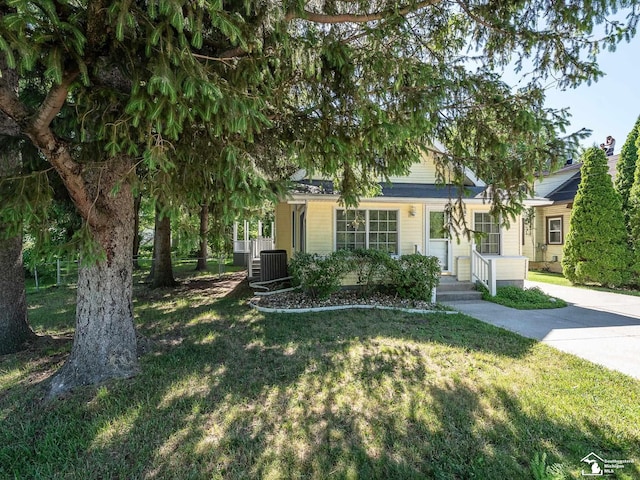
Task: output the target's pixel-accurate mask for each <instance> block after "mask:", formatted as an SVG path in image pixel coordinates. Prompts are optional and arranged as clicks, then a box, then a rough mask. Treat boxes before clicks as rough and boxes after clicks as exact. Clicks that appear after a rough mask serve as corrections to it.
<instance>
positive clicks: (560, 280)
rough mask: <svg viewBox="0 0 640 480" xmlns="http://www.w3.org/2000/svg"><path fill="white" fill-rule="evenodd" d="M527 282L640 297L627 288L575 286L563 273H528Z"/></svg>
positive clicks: (637, 293)
mask: <svg viewBox="0 0 640 480" xmlns="http://www.w3.org/2000/svg"><path fill="white" fill-rule="evenodd" d="M527 280H531V281H532V282H543V283H550V284H552V285H561V286H563V287H578V288H588V289H590V290H596V291H599V292H611V293H621V294H623V295H631V296H634V297H640V290H629V289H625V288H606V287H598V286H595V285H574V284H573V283H571V282H570V281H569V280H567V279H566V278H565V277H564V276H563V275H562V274H561V273H552V272H536V271H529V272H528V273H527Z"/></svg>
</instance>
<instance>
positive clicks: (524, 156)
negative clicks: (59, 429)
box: [0, 0, 640, 395]
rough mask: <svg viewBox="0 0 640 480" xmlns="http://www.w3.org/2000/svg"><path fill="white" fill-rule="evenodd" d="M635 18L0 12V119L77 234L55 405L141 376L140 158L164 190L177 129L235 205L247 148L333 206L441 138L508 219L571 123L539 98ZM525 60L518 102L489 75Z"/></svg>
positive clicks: (619, 4) (534, 11)
mask: <svg viewBox="0 0 640 480" xmlns="http://www.w3.org/2000/svg"><path fill="white" fill-rule="evenodd" d="M633 5H634V1H633V0H632V1H631V2H629V1H627V0H619V1H618V0H610V1H605V2H592V3H589V4H584V5H581V8H580V9H579V10H580V11H579V15H578V14H577V13H576V9H575V6H574V5H573V4H566V3H563V2H549V1H548V0H534V1H531V2H520V3H518V4H513V3H508V2H507V3H502V4H500V3H495V2H494V3H478V2H471V1H469V0H462V1H460V2H456V3H446V2H444V3H443V2H432V1H413V0H408V1H406V2H398V1H397V0H393V1H392V0H380V1H376V2H370V1H365V0H355V1H348V2H311V1H295V2H293V1H284V2H275V1H264V0H260V1H253V0H247V1H244V2H220V1H215V2H214V1H209V0H203V1H200V2H186V1H184V0H162V1H160V2H155V1H149V2H141V1H129V0H114V1H107V0H79V1H75V2H62V1H57V0H32V1H27V0H15V1H12V2H3V3H1V4H0V51H2V54H3V55H5V57H6V59H7V64H8V67H9V69H12V70H14V71H16V72H19V74H20V76H21V82H20V85H21V86H23V87H24V88H26V87H27V86H30V85H37V86H38V87H39V88H41V89H43V90H45V95H44V97H43V98H42V99H41V101H39V102H38V103H37V104H34V103H28V102H25V101H24V97H23V96H22V95H20V94H16V92H14V91H12V90H11V89H10V88H8V86H7V83H6V81H5V75H4V72H3V75H2V76H0V110H1V111H2V112H4V113H5V114H6V115H7V116H8V117H10V118H11V119H12V120H13V122H14V123H15V124H16V125H18V126H19V128H20V130H21V133H22V134H24V135H26V136H28V137H29V138H30V139H31V141H32V142H33V143H34V145H36V146H37V147H38V148H39V149H40V151H41V152H42V154H43V155H44V156H45V157H46V158H47V160H48V161H49V163H50V167H51V168H53V169H54V170H55V171H56V172H57V173H58V174H59V176H60V178H61V179H62V181H63V182H64V184H65V187H66V189H67V190H68V192H69V196H70V197H71V198H72V200H73V202H74V204H75V206H76V208H77V209H78V212H79V213H80V215H81V216H82V218H83V221H84V227H83V232H82V233H83V235H84V237H83V238H84V239H85V240H86V242H85V246H86V247H87V248H85V249H84V251H83V255H84V262H83V263H82V266H81V268H80V273H79V279H78V290H77V308H76V333H75V338H74V345H73V348H72V352H71V355H70V357H69V359H68V360H67V362H66V364H65V366H64V367H63V368H62V370H61V371H60V372H58V374H57V375H56V377H55V378H54V379H53V381H52V389H51V393H52V394H53V395H55V394H60V393H62V392H64V391H66V390H68V389H70V388H73V387H74V386H77V385H81V384H91V383H96V382H99V381H102V380H104V379H107V378H114V377H126V376H130V375H133V374H135V372H136V371H137V368H138V362H137V355H136V340H135V331H134V323H133V311H132V308H133V306H132V302H131V285H132V282H131V275H132V269H131V264H132V252H133V237H134V234H133V231H134V228H133V224H134V202H133V191H134V187H135V186H136V185H135V183H136V181H137V179H136V178H135V172H136V168H135V165H136V162H138V160H139V159H142V160H141V161H142V162H143V163H144V165H145V167H146V168H148V169H149V171H154V170H157V169H161V170H162V171H165V172H167V174H168V180H167V181H168V182H169V183H171V184H172V185H169V187H168V188H172V187H173V186H175V185H174V182H175V179H176V177H177V176H178V175H177V173H178V172H179V171H178V170H177V169H176V168H175V165H176V162H174V160H173V159H172V156H173V153H172V152H173V151H174V148H175V147H176V146H177V145H179V144H180V143H181V142H182V140H181V139H182V134H183V132H184V130H185V128H188V127H190V126H193V125H198V126H199V125H205V126H207V127H208V129H209V132H208V136H209V138H210V139H211V140H212V141H214V143H215V145H216V147H218V146H219V147H220V148H219V149H218V148H216V149H215V151H216V154H215V155H212V156H204V155H201V156H200V157H199V160H200V161H201V162H202V167H203V170H213V171H216V172H219V177H218V179H222V184H223V185H224V188H225V189H226V191H225V192H214V198H213V201H214V202H215V201H216V198H215V196H222V197H225V196H226V195H227V194H229V193H230V192H235V193H236V194H237V196H236V197H235V198H236V199H237V200H238V207H239V208H241V207H242V204H243V203H244V202H246V203H249V202H250V201H255V200H256V197H258V196H259V195H260V194H262V193H264V192H265V191H266V190H267V189H262V190H258V192H256V191H255V190H254V189H252V188H251V185H252V183H254V182H256V181H258V180H256V179H255V178H248V177H247V175H246V169H240V170H239V171H238V170H236V169H235V168H230V167H233V166H234V165H235V164H236V163H243V164H244V162H247V163H249V164H251V165H252V167H251V168H252V169H254V168H255V166H254V164H257V163H260V162H264V163H265V164H267V165H266V166H265V165H258V166H259V167H260V169H261V170H262V171H269V168H267V167H268V163H269V156H267V155H264V156H259V158H254V157H253V152H255V148H254V147H253V145H254V144H255V143H257V139H259V138H261V137H262V136H265V137H266V138H269V139H270V141H269V142H268V143H267V144H266V145H265V148H267V149H272V150H273V151H275V152H278V153H277V155H275V156H274V157H272V158H278V159H280V158H284V159H286V160H287V161H288V162H290V163H292V164H293V165H295V166H296V167H298V168H306V169H307V170H309V171H311V170H316V171H319V172H321V173H324V174H326V175H329V176H331V177H334V178H335V180H336V181H337V184H338V186H339V190H340V192H341V195H342V197H343V199H344V201H345V202H346V203H348V204H354V203H356V202H357V201H358V199H359V196H360V195H361V193H362V192H363V191H367V190H368V189H369V188H370V187H371V185H373V184H375V183H377V182H378V181H379V180H380V177H383V178H387V177H388V176H390V175H397V174H402V173H405V172H406V171H407V169H408V168H409V166H410V165H411V163H413V162H415V161H417V160H418V159H419V156H420V151H421V149H422V148H424V147H425V145H427V146H428V145H430V144H433V143H434V141H435V140H436V139H437V140H439V141H441V142H442V143H443V144H444V146H445V147H446V149H447V154H446V155H440V156H439V162H440V164H441V165H442V166H443V167H445V166H451V167H453V170H454V171H455V172H458V173H459V175H458V178H457V181H458V182H459V183H460V187H461V189H462V188H463V182H464V169H465V167H469V168H471V169H472V170H473V171H475V173H476V174H477V175H478V176H479V177H481V178H485V179H491V180H492V188H494V189H495V191H496V192H500V194H497V195H494V196H493V199H494V205H493V210H494V212H495V213H496V214H500V213H507V214H508V213H513V212H515V211H518V209H519V208H520V206H521V202H522V200H523V198H525V197H526V196H527V194H528V193H530V192H531V184H532V182H533V175H534V172H536V171H540V170H542V169H543V167H544V165H546V164H547V162H549V161H550V162H551V163H552V164H556V163H557V162H558V159H561V158H565V157H566V156H567V155H568V151H567V150H568V148H570V147H571V143H572V141H573V145H575V144H576V143H577V140H578V137H576V136H572V137H570V138H569V139H567V138H566V137H563V136H562V135H563V132H564V129H565V128H566V126H567V125H568V121H567V114H566V112H564V111H554V110H549V109H546V108H545V107H544V89H543V87H542V85H544V83H545V80H546V79H548V78H550V77H553V78H554V79H558V83H559V85H560V86H561V87H570V86H575V85H578V84H580V83H581V82H584V81H591V80H594V79H597V78H598V77H599V76H600V75H601V74H602V72H601V71H600V70H599V69H598V68H597V64H596V62H595V61H596V58H595V53H596V52H598V51H600V50H602V49H603V48H614V47H615V44H616V43H617V42H618V41H620V40H621V39H623V38H626V39H627V40H628V39H629V38H630V36H631V32H633V31H634V30H635V29H634V27H635V24H636V22H637V19H638V16H639V15H640V13H638V12H637V9H635V10H633V9H632V11H631V13H630V15H629V16H628V22H629V25H628V28H625V27H624V26H623V25H621V24H620V23H619V22H613V21H607V17H608V16H609V15H612V14H615V13H618V12H619V10H620V9H624V8H627V7H633ZM541 13H544V19H545V20H544V22H542V23H541V22H540V20H539V18H540V15H541ZM598 23H600V24H602V26H603V27H604V36H603V37H602V38H601V39H598V40H595V39H594V38H593V37H592V32H593V30H594V27H595V26H596V24H598ZM470 47H471V48H470ZM469 52H471V53H469ZM529 59H530V60H531V63H530V64H531V66H532V69H533V71H532V72H531V75H529V76H528V77H527V78H528V79H530V82H529V83H528V84H527V85H526V86H525V87H524V88H522V89H521V90H519V91H517V92H516V91H513V90H512V89H511V87H510V86H509V85H506V84H505V83H504V82H503V81H502V80H501V76H500V74H499V73H495V72H494V71H493V70H494V69H498V70H499V69H500V68H502V67H505V66H507V65H511V64H512V62H514V61H515V62H516V64H517V65H518V66H519V67H520V66H522V65H523V64H529V63H528V60H529ZM475 65H478V66H477V67H475ZM19 93H21V92H19ZM568 140H569V141H568ZM511 145H521V146H523V147H522V148H517V149H516V148H512V147H511ZM42 193H43V195H42V196H40V195H38V196H34V198H37V199H39V198H43V197H44V194H45V193H46V192H42ZM25 200H26V201H28V200H29V199H28V198H27V199H25ZM25 211H28V209H25Z"/></svg>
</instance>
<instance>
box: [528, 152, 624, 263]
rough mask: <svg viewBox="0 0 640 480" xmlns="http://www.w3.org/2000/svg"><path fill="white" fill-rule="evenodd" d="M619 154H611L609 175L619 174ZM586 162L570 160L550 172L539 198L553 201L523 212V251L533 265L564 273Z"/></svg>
mask: <svg viewBox="0 0 640 480" xmlns="http://www.w3.org/2000/svg"><path fill="white" fill-rule="evenodd" d="M618 157H619V155H612V156H609V157H607V160H608V163H609V174H610V175H611V178H612V180H613V179H614V178H615V176H616V164H617V163H618ZM580 167H582V163H569V164H567V165H565V166H564V167H563V168H561V169H560V170H557V171H555V172H553V173H547V174H544V175H543V176H542V178H541V179H540V180H539V181H536V184H535V186H534V191H535V195H536V197H541V198H546V199H547V200H549V202H550V204H548V205H539V206H535V207H533V208H532V214H530V215H526V214H525V215H523V219H522V238H523V244H522V253H523V255H526V256H527V257H528V258H529V259H530V261H531V262H530V267H531V268H539V269H545V270H549V271H552V272H558V273H561V272H562V265H561V263H560V262H561V261H562V251H563V248H564V241H565V237H566V235H567V233H568V232H569V220H570V218H571V209H572V207H573V200H574V198H575V196H576V193H577V191H578V186H579V185H580V180H581V175H580Z"/></svg>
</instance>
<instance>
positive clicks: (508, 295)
mask: <svg viewBox="0 0 640 480" xmlns="http://www.w3.org/2000/svg"><path fill="white" fill-rule="evenodd" d="M481 291H482V299H483V300H487V301H489V302H493V303H497V304H500V305H504V306H505V307H511V308H517V309H518V310H537V309H545V308H561V307H566V306H567V303H566V302H565V301H564V300H560V299H558V298H555V297H551V296H549V295H547V294H546V293H544V292H543V291H542V290H540V289H539V288H538V287H533V288H525V289H522V288H518V287H513V286H508V287H498V291H497V292H496V296H495V297H492V296H491V295H490V294H489V291H488V290H487V289H486V288H484V287H482V288H481Z"/></svg>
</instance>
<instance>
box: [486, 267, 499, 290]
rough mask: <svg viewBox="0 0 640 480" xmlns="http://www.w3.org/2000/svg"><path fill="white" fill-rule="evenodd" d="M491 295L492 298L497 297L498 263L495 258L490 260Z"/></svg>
mask: <svg viewBox="0 0 640 480" xmlns="http://www.w3.org/2000/svg"><path fill="white" fill-rule="evenodd" d="M488 260H489V294H490V295H491V296H492V297H495V296H496V293H498V292H497V288H496V276H497V275H496V264H497V263H498V262H496V259H495V258H489V259H488Z"/></svg>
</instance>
